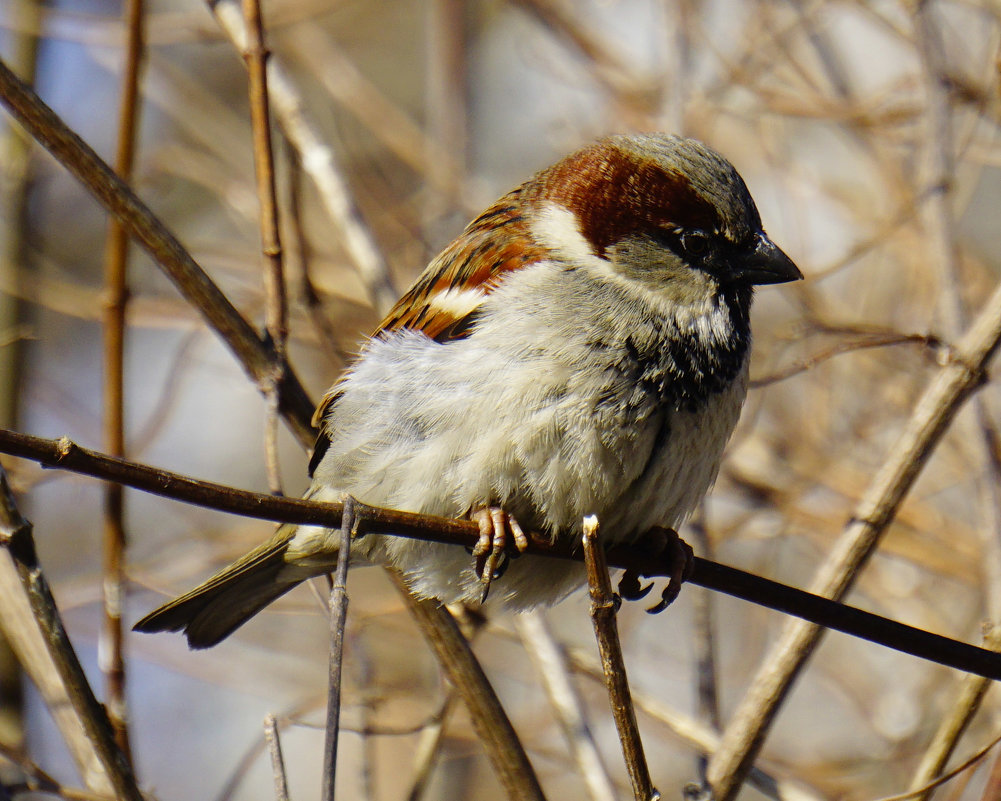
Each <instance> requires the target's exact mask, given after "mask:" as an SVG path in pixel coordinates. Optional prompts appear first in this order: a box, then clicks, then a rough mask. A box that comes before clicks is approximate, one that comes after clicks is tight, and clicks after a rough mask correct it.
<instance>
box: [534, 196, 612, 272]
mask: <svg viewBox="0 0 1001 801" xmlns="http://www.w3.org/2000/svg"><path fill="white" fill-rule="evenodd" d="M531 229H532V235H533V236H534V237H535V238H536V239H537V240H538V241H539V243H540V244H542V245H545V246H546V247H547V248H549V249H550V250H551V251H553V253H554V254H555V255H556V257H557V258H561V259H564V260H566V261H568V262H571V263H573V264H578V265H582V266H583V265H587V266H592V267H599V269H601V268H600V265H605V269H607V266H608V262H607V261H606V260H605V259H603V258H601V257H600V256H596V255H595V253H594V250H593V249H592V247H591V243H590V242H588V241H587V239H585V238H584V234H582V233H581V231H580V226H579V225H578V224H577V217H576V215H575V214H574V213H573V212H572V211H570V209H568V208H566V207H564V206H560V205H559V204H558V203H552V202H545V203H542V204H541V205H540V207H539V213H538V214H537V215H535V217H534V219H533V220H532V222H531Z"/></svg>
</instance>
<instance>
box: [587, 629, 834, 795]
mask: <svg viewBox="0 0 1001 801" xmlns="http://www.w3.org/2000/svg"><path fill="white" fill-rule="evenodd" d="M567 658H568V659H569V661H570V665H571V666H572V668H573V670H574V672H575V673H580V674H581V675H584V676H588V677H589V678H591V679H593V680H594V681H596V682H599V683H601V684H604V681H605V675H604V672H603V671H602V668H601V660H599V659H598V658H597V657H595V656H594V654H593V652H592V651H590V650H585V649H584V648H569V649H568V650H567ZM632 697H633V703H634V704H635V705H636V708H637V709H641V710H642V711H643V713H644V714H645V715H647V716H648V717H650V718H651V719H652V720H656V721H657V722H658V723H661V724H663V725H664V726H666V727H667V728H668V729H669V730H670V731H671V733H672V734H673V735H674V736H675V737H676V738H677V739H678V740H680V741H681V742H683V743H685V744H686V745H688V746H689V747H690V748H692V749H694V750H696V751H699V752H701V753H703V754H709V755H711V754H713V753H714V752H715V751H716V749H717V748H718V747H719V741H720V735H719V733H718V732H716V731H714V730H713V729H711V728H710V727H709V726H707V725H706V724H705V723H704V722H703V721H701V720H697V719H696V718H693V717H692V716H690V715H686V714H685V713H684V712H680V711H678V710H677V709H675V708H673V707H671V706H669V705H668V704H667V703H665V701H664V700H663V699H662V698H660V697H658V696H657V695H656V694H655V693H648V692H644V691H643V690H636V691H634V692H633V695H632ZM748 783H749V784H751V785H752V786H754V787H755V788H757V789H758V790H760V791H761V792H762V793H763V794H764V795H766V796H768V797H770V798H776V799H789V800H790V801H792V800H793V799H795V801H821V795H820V794H819V793H817V792H815V791H813V790H811V789H809V788H807V787H805V786H803V785H801V784H799V783H796V782H792V781H789V780H788V779H785V778H783V777H781V776H776V775H773V774H770V773H768V772H766V771H764V770H761V769H760V768H752V769H751V772H750V774H749V775H748Z"/></svg>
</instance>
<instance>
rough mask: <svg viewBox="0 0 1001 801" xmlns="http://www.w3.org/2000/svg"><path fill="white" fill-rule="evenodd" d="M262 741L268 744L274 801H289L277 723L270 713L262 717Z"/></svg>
mask: <svg viewBox="0 0 1001 801" xmlns="http://www.w3.org/2000/svg"><path fill="white" fill-rule="evenodd" d="M264 739H265V741H266V742H267V744H268V753H269V754H270V755H271V773H272V775H273V776H274V779H275V799H276V801H289V798H288V778H287V775H286V773H285V758H284V757H283V756H282V742H281V740H280V739H279V737H278V721H277V720H275V716H274V715H272V714H270V713H269V714H267V715H266V716H265V717H264Z"/></svg>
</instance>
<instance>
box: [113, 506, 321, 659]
mask: <svg viewBox="0 0 1001 801" xmlns="http://www.w3.org/2000/svg"><path fill="white" fill-rule="evenodd" d="M295 530H296V527H295V526H293V525H283V526H280V527H279V529H278V531H276V532H275V536H274V537H272V538H271V539H270V540H268V541H267V542H265V543H263V544H262V545H260V546H258V547H257V548H255V549H254V550H252V551H251V552H250V553H248V554H247V555H246V556H244V557H243V558H241V559H239V560H238V561H236V562H234V563H233V564H232V565H229V566H228V567H226V568H225V569H223V570H221V571H219V572H218V573H216V574H215V575H214V576H212V578H210V579H208V580H207V581H205V582H203V583H202V584H200V585H198V586H197V587H195V589H193V590H191V591H190V592H187V593H185V594H184V595H182V596H180V597H179V598H175V599H174V600H173V601H170V602H169V603H166V604H164V605H163V606H161V607H159V608H158V609H155V610H154V611H152V612H150V614H148V615H146V617H144V618H143V619H142V620H140V621H139V622H138V623H136V624H135V625H134V626H133V627H132V629H133V631H142V632H157V631H183V632H184V633H185V634H186V635H187V638H188V645H189V646H191V647H192V648H209V647H210V646H213V645H215V644H216V643H218V642H219V641H220V640H222V639H224V638H226V637H227V636H229V635H230V634H231V633H232V632H233V631H234V630H235V629H237V628H239V627H240V626H242V625H243V624H244V623H246V622H247V620H249V619H250V618H251V617H253V616H254V615H255V614H257V613H258V612H259V611H260V610H261V609H263V608H264V607H265V606H267V605H268V604H269V603H271V602H272V601H273V600H275V599H276V598H278V597H279V596H281V595H284V594H285V593H286V592H288V591H289V590H291V589H292V588H293V587H294V586H295V585H296V584H297V583H298V581H299V580H300V579H301V578H302V577H301V576H299V577H298V578H296V579H294V580H289V581H281V580H280V576H279V574H280V573H281V571H282V569H283V568H284V567H285V551H286V550H287V549H288V545H289V541H290V540H291V539H292V537H293V536H294V535H295Z"/></svg>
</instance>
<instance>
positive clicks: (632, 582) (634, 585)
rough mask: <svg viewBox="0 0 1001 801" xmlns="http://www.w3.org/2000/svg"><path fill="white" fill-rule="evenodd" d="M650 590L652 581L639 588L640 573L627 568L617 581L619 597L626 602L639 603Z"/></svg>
mask: <svg viewBox="0 0 1001 801" xmlns="http://www.w3.org/2000/svg"><path fill="white" fill-rule="evenodd" d="M652 589H653V582H652V581H651V582H650V583H649V584H647V585H646V586H645V587H641V586H640V573H639V571H638V570H634V569H632V568H627V569H626V572H625V573H623V574H622V578H620V579H619V595H620V596H622V597H623V598H624V599H625V600H627V601H640V600H642V599H643V598H646V597H647V595H649V594H650V590H652Z"/></svg>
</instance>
